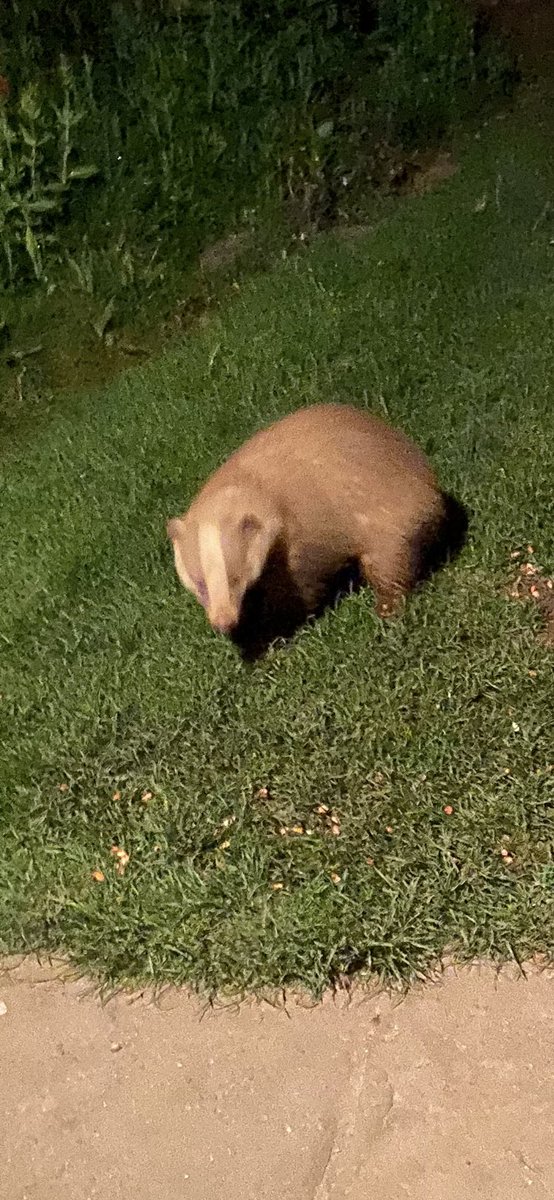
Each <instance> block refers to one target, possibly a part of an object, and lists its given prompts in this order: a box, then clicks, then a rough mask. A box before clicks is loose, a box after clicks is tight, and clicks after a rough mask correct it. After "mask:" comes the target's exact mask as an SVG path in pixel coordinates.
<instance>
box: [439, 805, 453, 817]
mask: <svg viewBox="0 0 554 1200" xmlns="http://www.w3.org/2000/svg"><path fill="white" fill-rule="evenodd" d="M442 811H443V813H446V816H447V817H451V816H452V813H453V812H454V809H453V808H452V805H451V804H445V806H444V808H443V810H442Z"/></svg>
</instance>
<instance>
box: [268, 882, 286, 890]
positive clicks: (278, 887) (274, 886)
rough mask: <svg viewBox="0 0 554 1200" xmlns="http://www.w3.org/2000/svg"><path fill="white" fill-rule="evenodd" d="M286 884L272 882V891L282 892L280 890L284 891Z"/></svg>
mask: <svg viewBox="0 0 554 1200" xmlns="http://www.w3.org/2000/svg"><path fill="white" fill-rule="evenodd" d="M284 886H285V885H284V883H272V884H271V890H272V892H280V891H282V889H283V888H284Z"/></svg>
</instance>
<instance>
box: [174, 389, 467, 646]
mask: <svg viewBox="0 0 554 1200" xmlns="http://www.w3.org/2000/svg"><path fill="white" fill-rule="evenodd" d="M453 505H456V502H455V501H453V500H452V499H451V497H449V496H447V495H446V494H445V493H444V492H443V491H442V490H441V488H440V487H439V485H438V483H437V479H436V477H435V474H434V472H433V470H432V468H431V466H430V464H429V462H428V461H427V459H426V458H425V456H424V454H423V453H422V452H421V450H419V449H418V448H417V446H415V445H414V444H413V443H412V442H411V441H410V440H409V439H408V438H407V437H406V436H405V434H403V433H401V432H400V431H398V430H395V429H392V428H391V427H390V426H389V425H388V424H386V423H385V422H384V421H382V420H381V419H380V418H378V417H376V416H374V415H372V414H370V413H367V412H363V411H361V410H360V409H357V408H354V407H351V406H349V405H342V404H318V405H313V406H311V407H309V408H304V409H300V410H299V411H297V412H294V413H291V414H290V415H289V416H286V417H284V418H283V419H282V420H279V421H276V422H275V423H274V424H273V425H271V426H270V427H269V428H267V429H264V430H261V431H260V432H259V433H256V434H255V435H254V437H252V438H250V440H249V441H247V442H246V443H245V444H244V445H243V446H241V447H239V449H238V450H236V451H235V452H234V453H233V454H231V456H230V458H228V459H227V461H226V462H224V463H223V465H222V466H220V467H219V468H218V469H217V470H216V471H215V472H214V473H213V475H211V476H210V478H209V479H208V480H207V482H206V483H205V484H204V486H203V487H202V488H201V490H200V491H199V493H198V494H197V496H196V498H195V499H194V500H193V502H192V504H191V505H190V508H189V509H188V511H187V512H186V513H185V514H184V515H183V516H181V517H175V518H173V519H172V520H170V521H168V523H167V532H168V535H169V537H170V539H171V542H172V544H173V552H174V558H175V567H176V571H177V574H178V576H179V578H180V580H181V582H182V583H183V584H184V586H185V587H186V588H187V589H189V591H191V592H192V593H193V594H194V595H195V596H196V598H197V600H199V602H200V604H201V605H202V606H203V608H204V609H205V610H206V614H207V617H208V620H209V622H210V624H211V626H212V628H213V629H215V630H217V631H219V632H221V633H226V634H232V633H233V631H234V630H236V628H237V626H238V623H239V619H240V615H241V609H242V607H243V602H244V600H245V596H246V594H247V593H248V592H249V590H250V589H252V587H253V585H255V584H256V583H257V582H258V581H259V580H260V578H261V576H262V574H263V573H264V571H265V569H266V567H267V564H268V562H269V561H270V559H273V560H274V561H279V562H280V563H281V564H282V566H283V568H284V577H285V578H286V580H288V584H287V586H288V587H289V588H293V589H294V590H295V592H296V594H297V596H298V597H299V599H300V601H301V603H302V606H303V608H304V610H305V614H306V615H307V614H309V613H311V612H314V611H315V610H316V609H317V607H318V605H319V603H320V601H321V598H322V596H323V594H324V592H325V589H326V588H327V586H328V584H329V581H330V580H331V579H332V578H333V577H335V576H336V575H337V574H338V573H339V572H340V571H341V570H343V569H344V567H345V566H346V565H347V564H355V566H356V568H357V569H358V570H359V573H360V575H361V578H362V580H363V581H364V582H366V583H368V584H370V585H371V587H372V588H373V591H374V593H375V597H376V602H377V606H378V611H379V612H380V613H381V614H382V615H387V614H388V613H392V612H393V611H394V610H395V609H396V608H397V607H398V604H399V602H400V601H401V600H402V598H403V597H404V596H405V595H407V593H408V592H410V591H411V590H412V588H413V587H414V586H415V585H416V583H417V582H418V581H419V579H420V578H421V577H422V575H425V573H426V564H427V562H428V561H430V558H431V557H432V556H433V550H434V547H436V546H437V545H438V544H439V542H440V540H441V535H442V533H443V530H444V527H445V524H446V523H447V521H448V519H449V517H450V516H451V511H452V506H453ZM270 578H271V579H272V580H273V582H272V583H271V584H270V586H271V587H276V586H277V585H276V583H275V579H276V575H275V572H273V575H270Z"/></svg>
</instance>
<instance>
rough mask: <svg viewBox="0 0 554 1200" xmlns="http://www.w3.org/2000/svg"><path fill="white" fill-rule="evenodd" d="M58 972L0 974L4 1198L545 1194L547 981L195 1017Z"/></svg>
mask: <svg viewBox="0 0 554 1200" xmlns="http://www.w3.org/2000/svg"><path fill="white" fill-rule="evenodd" d="M61 972H62V969H61V968H60V967H59V966H58V967H57V968H56V967H52V966H50V967H48V968H41V967H38V966H37V965H36V964H33V963H26V964H23V965H21V966H17V965H16V966H13V965H12V966H10V967H9V969H7V968H5V969H4V972H3V973H2V974H0V1001H1V1002H2V1003H1V1004H0V1010H2V1014H3V1015H2V1016H0V1145H1V1147H2V1149H1V1166H0V1196H1V1197H2V1200H8V1198H9V1200H92V1198H93V1197H110V1198H111V1200H343V1198H344V1200H346V1198H349V1200H370V1198H372V1197H374V1198H375V1200H402V1198H403V1197H406V1198H409V1200H478V1198H479V1197H484V1198H486V1200H506V1197H510V1200H522V1198H523V1197H529V1196H531V1197H532V1196H536V1197H537V1198H542V1197H554V991H553V989H554V971H544V972H543V973H542V974H541V973H539V972H537V971H535V970H531V971H530V974H529V977H528V979H527V981H525V980H524V979H522V978H521V977H520V978H516V977H515V974H514V972H505V973H503V974H502V975H501V976H500V977H498V978H497V977H496V976H495V974H494V972H493V971H492V969H491V968H490V967H475V968H472V969H468V970H463V971H462V970H460V971H458V972H455V971H454V970H452V969H448V970H447V971H446V973H445V975H444V977H443V979H442V981H441V982H440V983H438V984H431V985H427V986H426V987H421V988H419V987H418V988H416V989H415V990H414V991H412V992H411V993H410V995H409V996H408V998H407V999H406V1000H403V1001H402V1002H401V1003H398V1001H396V1002H394V1001H392V1000H391V999H390V998H387V997H386V996H384V995H380V996H371V997H365V998H364V997H362V996H361V994H360V993H358V994H357V995H356V996H355V998H353V999H351V1000H350V1002H348V1000H347V998H346V997H344V998H341V999H340V1000H333V999H332V998H331V997H329V998H328V999H327V1000H326V1001H325V1002H324V1003H323V1004H321V1005H318V1006H317V1007H315V1008H310V1007H306V1006H304V1007H303V1006H301V1005H300V1004H298V1003H296V1004H295V1003H290V1004H289V1006H288V1008H287V1010H286V1011H285V1010H283V1009H281V1010H279V1009H275V1008H271V1007H270V1006H269V1005H267V1004H263V1005H254V1004H248V1005H245V1006H243V1007H241V1008H232V1007H231V1008H227V1009H220V1010H218V1011H212V1010H210V1011H208V1012H206V1013H205V1015H204V1017H203V1019H200V1018H201V1014H202V1008H201V1006H200V1004H199V1002H198V1001H196V1000H194V999H191V998H189V997H187V996H185V995H183V994H181V993H176V992H168V993H166V994H165V996H164V997H163V999H162V1000H161V1002H159V1003H158V1005H154V1004H152V1003H151V1002H150V1003H149V1002H147V1001H146V1000H145V998H144V997H141V998H139V999H136V998H135V999H134V1000H131V999H130V998H129V997H128V996H122V995H120V996H118V997H116V998H115V999H113V1000H110V1001H109V1003H107V1004H105V1005H104V1006H102V1005H101V1003H100V1002H99V1000H98V998H97V997H95V996H94V995H93V994H92V993H91V991H90V988H89V987H87V985H86V984H85V983H83V982H79V983H76V982H65V983H64V982H63V980H62V979H61V978H60V975H61ZM4 1009H5V1011H4Z"/></svg>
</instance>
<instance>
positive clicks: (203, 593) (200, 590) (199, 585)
mask: <svg viewBox="0 0 554 1200" xmlns="http://www.w3.org/2000/svg"><path fill="white" fill-rule="evenodd" d="M193 584H194V589H195V592H196V595H197V596H198V599H199V601H200V603H201V604H203V605H206V604H207V602H208V589H207V587H206V584H205V583H204V580H203V579H193Z"/></svg>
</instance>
